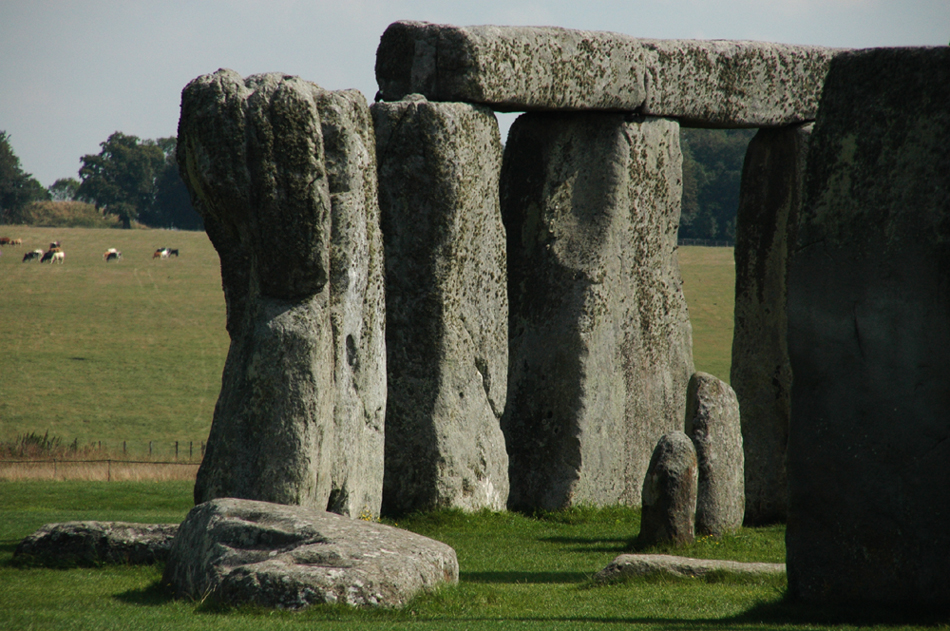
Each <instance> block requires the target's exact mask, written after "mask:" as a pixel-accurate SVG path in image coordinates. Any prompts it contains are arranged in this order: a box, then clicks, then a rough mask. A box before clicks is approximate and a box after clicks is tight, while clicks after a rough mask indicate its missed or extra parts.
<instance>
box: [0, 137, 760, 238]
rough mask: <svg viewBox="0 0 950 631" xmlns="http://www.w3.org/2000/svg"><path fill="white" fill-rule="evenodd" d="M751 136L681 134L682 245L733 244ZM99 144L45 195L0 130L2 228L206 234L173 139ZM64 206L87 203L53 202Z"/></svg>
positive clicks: (124, 139)
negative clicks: (75, 172) (74, 174)
mask: <svg viewBox="0 0 950 631" xmlns="http://www.w3.org/2000/svg"><path fill="white" fill-rule="evenodd" d="M753 135H755V130H752V129H682V130H681V136H680V138H681V143H680V144H681V147H682V149H683V214H682V219H681V221H680V231H679V237H680V239H706V240H719V241H730V242H731V241H734V240H735V236H736V209H737V208H738V205H739V182H740V180H741V178H742V162H743V159H744V158H745V151H746V147H747V146H748V144H749V141H750V140H751V139H752V136H753ZM100 146H101V147H102V151H100V152H99V154H97V155H85V156H83V157H82V159H81V162H82V167H81V168H80V169H79V179H75V178H62V179H59V180H56V182H54V183H53V185H52V186H50V187H49V188H48V189H47V188H44V187H43V186H42V185H41V184H40V183H39V182H38V181H37V180H36V179H35V178H33V177H32V176H31V175H30V174H28V173H24V172H23V170H22V169H21V168H20V160H19V158H17V157H16V155H15V154H14V152H13V148H12V146H11V144H10V138H9V136H8V135H7V134H6V132H3V131H0V223H22V224H27V225H49V226H53V225H65V226H88V227H102V226H107V225H119V226H121V227H126V228H129V227H131V226H132V225H133V223H138V224H142V225H145V226H149V227H155V228H179V229H182V230H202V229H204V224H203V222H202V219H201V216H200V215H198V213H197V212H195V210H194V208H192V206H191V199H190V197H189V195H188V191H187V189H186V188H185V183H184V182H183V181H182V179H181V176H180V175H179V174H178V165H177V163H176V161H175V147H176V140H175V138H174V137H169V138H159V139H157V140H139V139H138V138H137V137H135V136H127V135H125V134H123V133H121V132H115V133H114V134H112V135H111V136H109V138H108V139H107V140H106V141H105V142H103V143H101V145H100ZM67 201H73V202H85V204H84V205H75V204H74V205H71V206H64V205H60V204H59V203H52V202H67ZM90 205H91V206H90Z"/></svg>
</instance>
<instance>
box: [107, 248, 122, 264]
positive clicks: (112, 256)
mask: <svg viewBox="0 0 950 631" xmlns="http://www.w3.org/2000/svg"><path fill="white" fill-rule="evenodd" d="M121 258H122V253H121V252H119V251H118V250H116V251H115V252H106V263H108V262H109V261H117V260H119V259H121Z"/></svg>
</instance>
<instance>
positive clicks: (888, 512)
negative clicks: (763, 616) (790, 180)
mask: <svg viewBox="0 0 950 631" xmlns="http://www.w3.org/2000/svg"><path fill="white" fill-rule="evenodd" d="M948 104H950V48H947V47H935V48H890V49H888V48H885V49H870V50H865V51H856V52H854V53H849V54H847V55H842V56H841V57H839V58H838V59H836V60H835V62H834V63H833V64H832V66H831V70H830V71H829V73H828V80H827V83H826V84H825V91H824V93H823V95H822V100H821V105H820V107H819V109H818V118H817V119H816V121H815V129H814V132H813V133H812V136H811V139H810V140H809V148H808V165H807V167H806V177H805V190H804V198H803V204H802V209H801V212H800V215H799V221H798V226H797V238H796V242H795V246H794V248H793V251H792V253H791V255H790V257H789V261H790V262H789V273H788V349H789V357H790V360H791V366H792V372H793V374H794V382H793V385H792V415H791V419H790V423H789V441H788V451H787V454H788V464H787V467H788V489H789V496H788V528H787V531H786V547H787V563H788V591H789V595H790V597H792V598H794V599H797V600H799V601H804V602H812V603H830V602H834V603H841V602H859V603H860V602H864V603H875V604H890V605H894V606H900V607H904V608H906V607H907V606H926V605H942V606H945V605H946V604H947V603H948V602H950V572H948V571H947V569H948V566H947V560H948V559H950V531H948V530H947V524H948V523H950V439H948V438H950V416H948V414H947V410H948V409H950V388H948V386H947V383H948V378H947V370H948V369H947V357H950V168H948V165H950V106H948Z"/></svg>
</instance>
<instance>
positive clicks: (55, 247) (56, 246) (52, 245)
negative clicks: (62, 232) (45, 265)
mask: <svg viewBox="0 0 950 631" xmlns="http://www.w3.org/2000/svg"><path fill="white" fill-rule="evenodd" d="M61 245H62V244H61V243H60V242H59V241H53V242H52V243H50V244H49V249H50V250H58V249H59V248H60V246H61Z"/></svg>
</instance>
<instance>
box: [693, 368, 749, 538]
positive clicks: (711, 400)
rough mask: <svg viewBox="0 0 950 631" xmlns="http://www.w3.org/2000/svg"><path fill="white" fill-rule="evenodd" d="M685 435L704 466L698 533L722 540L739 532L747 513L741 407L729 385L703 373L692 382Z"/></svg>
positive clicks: (701, 470) (700, 466)
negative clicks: (722, 537) (731, 533)
mask: <svg viewBox="0 0 950 631" xmlns="http://www.w3.org/2000/svg"><path fill="white" fill-rule="evenodd" d="M686 434H687V435H688V436H689V437H690V438H691V439H692V441H693V445H694V446H695V447H696V460H697V462H698V463H699V488H698V490H697V494H696V532H697V533H698V534H700V535H715V536H719V535H723V534H725V533H728V532H733V531H736V530H738V529H739V528H740V527H742V516H743V514H744V512H745V492H744V483H743V460H744V458H743V455H742V427H741V423H740V422H739V402H738V401H737V400H736V393H735V392H733V390H732V388H730V387H729V384H727V383H726V382H724V381H721V380H719V379H717V378H716V377H714V376H712V375H710V374H708V373H704V372H697V373H696V374H694V375H693V376H692V378H691V379H690V380H689V388H688V390H687V393H686Z"/></svg>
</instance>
